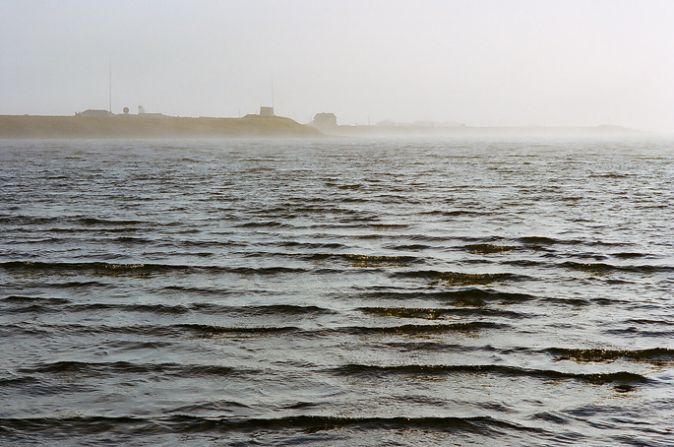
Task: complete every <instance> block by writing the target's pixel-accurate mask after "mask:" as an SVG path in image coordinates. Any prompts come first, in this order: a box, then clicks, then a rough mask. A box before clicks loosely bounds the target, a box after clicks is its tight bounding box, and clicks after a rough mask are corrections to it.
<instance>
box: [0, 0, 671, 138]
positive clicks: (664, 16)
mask: <svg viewBox="0 0 674 447" xmlns="http://www.w3.org/2000/svg"><path fill="white" fill-rule="evenodd" d="M110 67H111V71H112V108H113V112H116V113H121V111H122V108H123V107H125V106H127V107H129V108H130V109H131V111H132V113H135V112H136V111H137V107H138V105H143V106H144V108H145V110H146V111H149V112H162V113H166V114H171V115H179V116H239V115H243V114H246V113H255V112H256V111H257V109H258V108H259V106H260V105H272V104H273V105H274V107H275V109H276V112H277V113H278V114H280V115H284V116H289V117H291V118H294V119H296V120H298V121H300V122H308V121H310V120H311V119H312V117H313V115H314V114H315V113H317V112H333V113H335V114H336V115H337V118H338V121H339V123H340V124H365V123H367V122H371V123H375V122H378V121H382V120H392V121H397V122H413V121H420V120H421V121H436V122H460V123H465V124H467V125H473V126H523V125H541V126H593V125H601V124H614V125H622V126H627V127H632V128H638V129H643V130H657V131H674V1H670V0H633V1H625V0H582V1H577V0H564V1H556V0H555V1H553V0H508V1H503V0H437V1H435V0H409V1H401V0H189V1H188V0H183V1H177V0H114V1H113V0H97V1H91V0H40V1H36V0H0V114H41V115H71V114H74V113H75V112H78V111H81V110H84V109H88V108H101V109H107V108H108V83H109V68H110Z"/></svg>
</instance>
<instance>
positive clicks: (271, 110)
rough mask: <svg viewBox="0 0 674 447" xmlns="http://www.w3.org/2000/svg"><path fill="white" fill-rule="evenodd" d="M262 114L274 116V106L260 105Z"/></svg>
mask: <svg viewBox="0 0 674 447" xmlns="http://www.w3.org/2000/svg"><path fill="white" fill-rule="evenodd" d="M260 116H274V108H273V107H267V106H262V107H260Z"/></svg>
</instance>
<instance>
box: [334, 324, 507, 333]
mask: <svg viewBox="0 0 674 447" xmlns="http://www.w3.org/2000/svg"><path fill="white" fill-rule="evenodd" d="M506 327H508V325H505V324H500V323H492V322H486V321H474V322H470V323H452V324H405V325H401V326H380V327H377V326H348V327H343V328H335V329H332V330H330V331H326V332H338V333H343V334H349V335H425V334H442V333H446V332H475V331H480V330H483V329H502V328H506Z"/></svg>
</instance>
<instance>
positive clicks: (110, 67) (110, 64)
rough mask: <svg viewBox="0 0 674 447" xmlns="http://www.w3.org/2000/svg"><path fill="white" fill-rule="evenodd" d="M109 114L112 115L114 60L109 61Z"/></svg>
mask: <svg viewBox="0 0 674 447" xmlns="http://www.w3.org/2000/svg"><path fill="white" fill-rule="evenodd" d="M108 112H110V113H111V114H112V59H108Z"/></svg>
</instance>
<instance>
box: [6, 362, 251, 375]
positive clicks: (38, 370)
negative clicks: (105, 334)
mask: <svg viewBox="0 0 674 447" xmlns="http://www.w3.org/2000/svg"><path fill="white" fill-rule="evenodd" d="M18 371H19V372H20V373H23V374H61V373H64V374H66V373H67V374H69V375H72V374H81V375H92V376H96V377H99V376H100V375H101V374H161V375H164V376H175V377H198V376H206V375H208V376H211V375H216V376H224V375H232V374H239V373H242V372H243V371H242V370H236V369H234V368H231V367H228V366H221V365H194V364H191V365H182V364H177V363H131V362H123V361H120V362H99V363H96V362H79V361H59V362H52V363H42V364H38V365H35V366H32V367H23V368H20V369H19V370H18ZM247 372H251V371H247Z"/></svg>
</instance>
